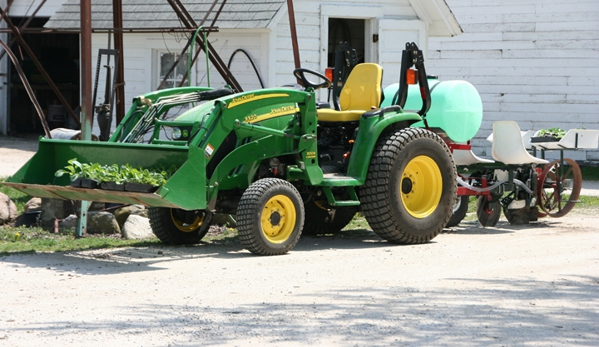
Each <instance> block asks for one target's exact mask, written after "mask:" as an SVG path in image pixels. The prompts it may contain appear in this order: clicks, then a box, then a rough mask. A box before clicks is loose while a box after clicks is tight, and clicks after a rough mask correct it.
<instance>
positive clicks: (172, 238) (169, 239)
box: [148, 207, 212, 245]
mask: <svg viewBox="0 0 599 347" xmlns="http://www.w3.org/2000/svg"><path fill="white" fill-rule="evenodd" d="M148 217H149V219H150V226H151V227H152V231H153V232H154V235H156V237H158V239H160V241H162V242H163V243H166V244H171V245H192V244H196V243H198V242H200V240H201V239H202V238H203V237H204V236H205V235H206V233H207V232H208V229H209V227H210V219H211V218H212V214H211V213H210V212H207V211H185V210H181V209H174V208H162V207H152V208H150V209H149V210H148Z"/></svg>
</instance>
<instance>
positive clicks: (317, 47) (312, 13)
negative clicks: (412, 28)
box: [271, 0, 426, 86]
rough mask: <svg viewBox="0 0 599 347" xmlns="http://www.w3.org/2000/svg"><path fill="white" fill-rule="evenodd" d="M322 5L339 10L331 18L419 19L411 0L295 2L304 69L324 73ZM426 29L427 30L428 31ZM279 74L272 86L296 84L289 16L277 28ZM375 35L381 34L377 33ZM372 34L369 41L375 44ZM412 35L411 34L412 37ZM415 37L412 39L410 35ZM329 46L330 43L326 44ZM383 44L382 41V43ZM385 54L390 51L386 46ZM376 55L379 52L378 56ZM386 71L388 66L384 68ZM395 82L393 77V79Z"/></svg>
mask: <svg viewBox="0 0 599 347" xmlns="http://www.w3.org/2000/svg"><path fill="white" fill-rule="evenodd" d="M321 6H329V7H330V6H335V7H336V8H337V9H338V10H337V12H336V14H335V15H331V17H336V18H354V19H367V20H373V21H378V20H380V19H384V18H386V19H404V20H416V19H418V17H417V15H416V13H415V12H414V10H413V9H412V7H411V6H410V4H409V2H408V0H401V1H397V0H381V1H377V2H376V3H370V2H365V1H358V0H345V1H329V2H322V1H320V0H296V1H294V9H295V22H296V28H297V36H298V45H299V50H300V60H301V64H302V67H304V68H308V69H313V70H316V71H319V72H323V71H324V69H325V68H326V66H324V63H323V62H326V49H325V48H324V47H323V46H322V44H323V43H322V42H321V35H322V32H323V28H322V27H321V26H323V25H325V22H324V21H322V20H321V15H322V13H321ZM425 30H426V28H425ZM275 31H276V35H277V40H276V53H275V54H276V74H275V79H274V81H273V82H274V83H272V84H271V86H279V85H283V84H287V83H290V82H294V78H293V76H292V71H293V69H294V67H295V65H294V61H293V51H292V47H291V39H290V36H289V19H288V17H287V15H285V16H283V17H282V18H281V20H280V21H279V22H278V24H277V26H276V29H275ZM372 33H378V28H377V30H373V32H372ZM371 36H372V35H370V36H369V37H367V38H366V40H369V41H372V37H371ZM408 36H410V35H408ZM410 37H412V36H410ZM324 42H325V43H327V42H326V40H325V41H324ZM379 42H381V41H379ZM394 44H395V45H394V46H393V47H389V48H388V49H389V50H396V49H399V50H400V51H401V49H403V46H404V45H405V42H396V43H394ZM374 45H375V48H374V49H373V51H374V52H378V51H379V48H378V46H376V44H374ZM323 50H324V51H323ZM382 50H383V51H387V50H386V49H385V48H384V47H383V48H382ZM375 54H376V53H375ZM373 60H374V62H379V60H380V57H376V59H373ZM383 68H384V69H385V66H383ZM393 68H395V66H393V67H391V68H390V70H389V72H387V70H386V69H385V73H384V76H387V74H389V76H394V75H393V74H392V72H391V70H392V69H393ZM389 79H391V77H389Z"/></svg>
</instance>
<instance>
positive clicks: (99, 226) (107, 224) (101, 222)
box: [87, 211, 121, 235]
mask: <svg viewBox="0 0 599 347" xmlns="http://www.w3.org/2000/svg"><path fill="white" fill-rule="evenodd" d="M120 232H121V228H120V227H119V223H117V221H116V218H115V217H114V215H113V214H112V213H110V212H103V211H100V212H88V213H87V233H88V234H107V235H112V234H120Z"/></svg>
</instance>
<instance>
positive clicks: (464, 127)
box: [381, 77, 483, 143]
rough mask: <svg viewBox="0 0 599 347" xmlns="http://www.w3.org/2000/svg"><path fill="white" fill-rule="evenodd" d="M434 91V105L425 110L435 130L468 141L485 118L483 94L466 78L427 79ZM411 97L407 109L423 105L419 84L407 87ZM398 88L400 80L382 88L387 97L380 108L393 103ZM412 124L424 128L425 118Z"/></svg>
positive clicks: (458, 140) (428, 120)
mask: <svg viewBox="0 0 599 347" xmlns="http://www.w3.org/2000/svg"><path fill="white" fill-rule="evenodd" d="M428 83H429V86H430V94H431V107H430V109H429V110H428V112H427V113H426V121H427V123H428V126H429V127H430V128H432V129H434V128H440V129H441V130H442V131H443V132H445V133H446V134H447V137H449V138H450V139H451V140H453V141H454V142H458V143H461V142H467V141H469V140H471V139H472V138H473V137H474V135H476V133H477V132H478V129H479V128H480V125H481V123H482V118H483V106H482V101H481V98H480V95H479V94H478V91H477V90H476V88H474V86H473V85H472V84H470V83H468V82H466V81H459V80H454V81H439V80H438V79H436V78H430V77H429V78H428ZM408 88H409V89H408V97H407V100H406V104H405V107H404V109H406V110H419V109H421V108H422V98H421V97H420V91H419V85H410V86H409V87H408ZM398 89H399V83H395V84H392V85H390V86H388V87H387V88H385V90H384V91H383V93H384V96H385V99H384V101H383V103H382V105H381V107H385V106H390V105H391V103H392V100H393V97H394V96H395V94H396V93H397V90H398ZM412 127H420V128H423V127H425V124H424V122H423V121H420V122H418V123H415V124H413V125H412Z"/></svg>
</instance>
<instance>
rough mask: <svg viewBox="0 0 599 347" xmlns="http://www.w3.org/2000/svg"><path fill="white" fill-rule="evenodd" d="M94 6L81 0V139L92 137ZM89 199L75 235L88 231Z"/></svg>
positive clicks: (83, 202)
mask: <svg viewBox="0 0 599 347" xmlns="http://www.w3.org/2000/svg"><path fill="white" fill-rule="evenodd" d="M91 10H92V6H91V0H81V54H80V61H81V120H82V121H81V140H84V141H90V140H91V138H92V128H91V125H92V120H93V117H94V111H93V105H92V99H91V96H92V30H91V29H92V11H91ZM88 208H89V201H81V208H80V210H79V223H78V224H77V230H76V232H75V237H82V236H83V234H85V233H86V231H87V210H88Z"/></svg>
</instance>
